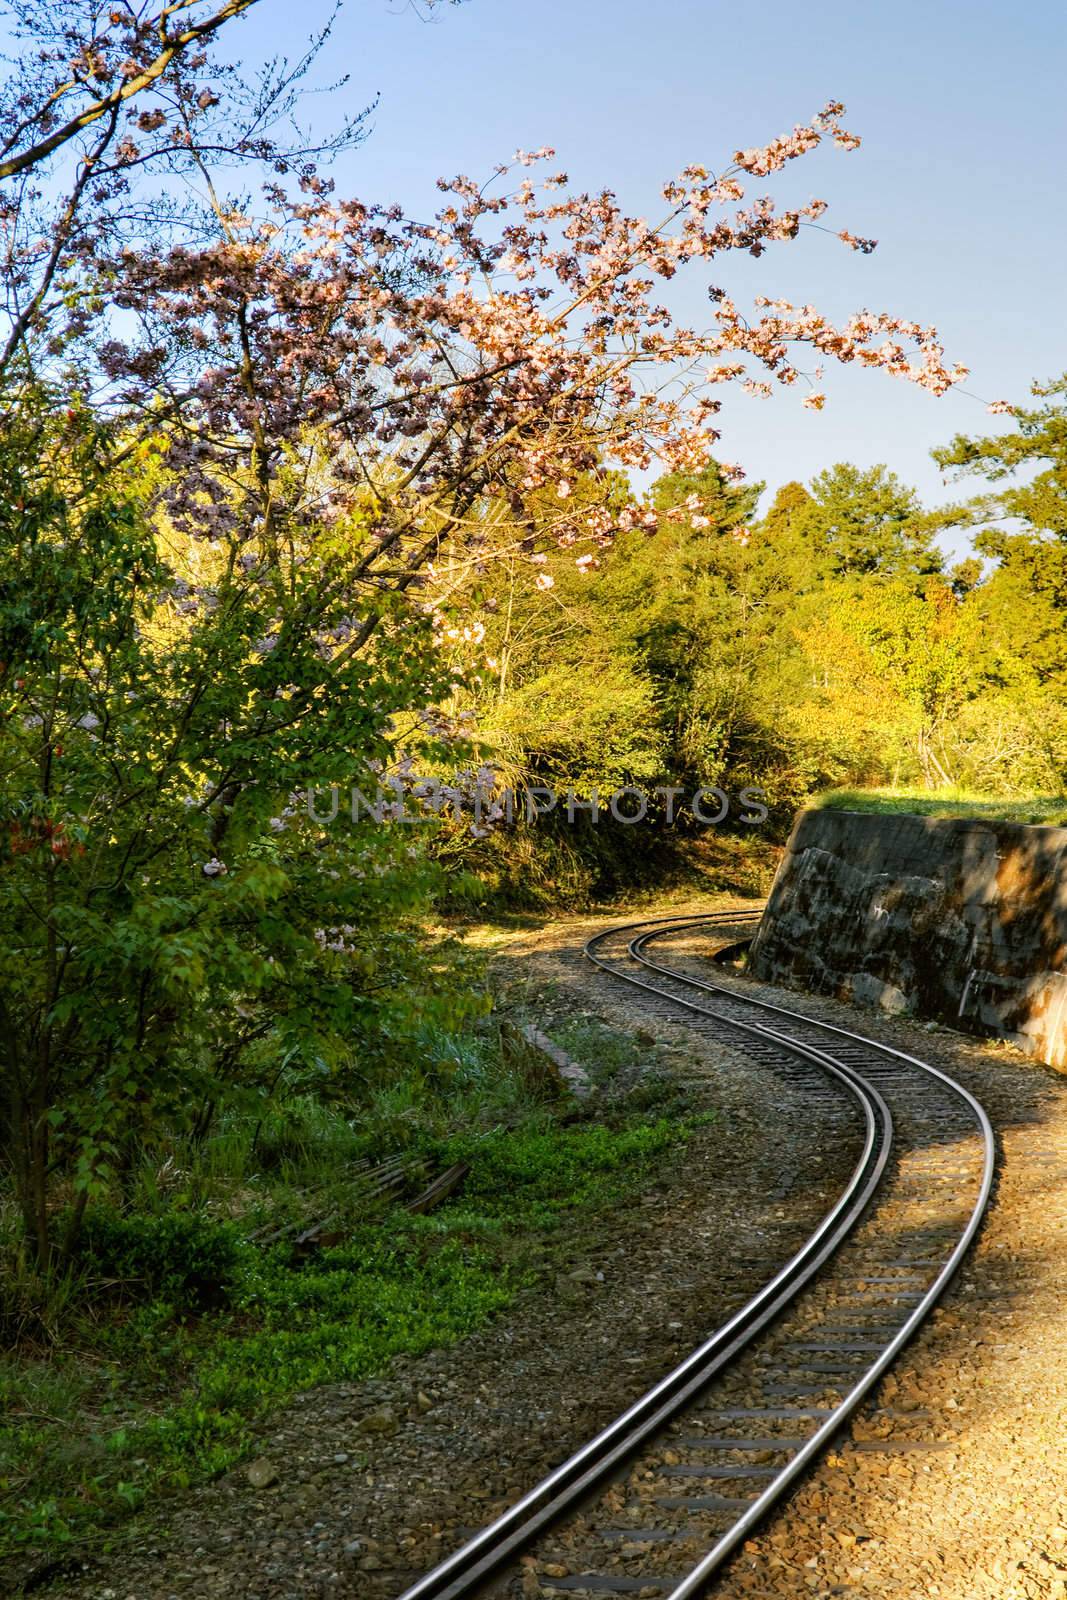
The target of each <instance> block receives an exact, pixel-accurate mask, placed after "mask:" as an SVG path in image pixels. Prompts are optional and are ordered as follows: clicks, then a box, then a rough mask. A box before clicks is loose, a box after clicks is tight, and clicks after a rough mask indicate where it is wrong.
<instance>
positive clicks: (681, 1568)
mask: <svg viewBox="0 0 1067 1600" xmlns="http://www.w3.org/2000/svg"><path fill="white" fill-rule="evenodd" d="M756 916H758V912H751V911H749V912H740V913H739V912H725V913H723V912H720V913H706V914H704V915H701V916H693V915H689V916H676V917H666V918H658V919H655V920H654V921H645V922H637V923H627V924H624V925H622V926H617V927H612V928H608V929H606V930H604V931H603V932H601V933H598V934H596V935H595V936H594V937H593V938H591V939H590V940H589V941H588V942H587V944H586V945H585V947H584V954H585V955H586V957H587V958H588V960H589V961H590V962H591V963H592V964H593V965H594V966H595V967H596V968H597V969H598V970H600V971H601V972H603V973H605V974H609V975H610V976H611V977H612V978H614V979H616V980H618V981H621V982H623V983H625V984H627V985H628V986H629V987H630V988H631V989H636V990H638V991H640V992H641V993H642V995H643V997H644V999H645V1000H646V1001H647V1004H648V1006H649V1008H650V1009H652V1010H653V1011H654V1012H656V1013H657V1014H658V1015H661V1016H669V1017H672V1018H674V1019H675V1020H679V1021H685V1022H686V1023H687V1024H688V1025H690V1026H693V1027H696V1028H698V1029H699V1030H700V1031H710V1032H714V1033H720V1034H722V1036H724V1037H728V1038H729V1039H730V1041H731V1043H733V1044H735V1045H736V1046H738V1047H740V1048H742V1049H744V1050H745V1051H746V1052H748V1053H750V1054H752V1055H755V1056H757V1057H758V1058H759V1059H760V1060H761V1061H762V1062H764V1063H765V1064H766V1065H767V1066H769V1067H770V1068H771V1069H772V1071H774V1072H778V1073H781V1074H783V1075H784V1076H787V1077H788V1078H789V1080H790V1082H791V1083H792V1084H794V1085H795V1084H796V1083H797V1080H798V1077H799V1079H800V1083H801V1086H802V1087H803V1088H804V1089H805V1091H806V1093H807V1094H809V1095H810V1098H811V1101H812V1105H813V1107H818V1106H819V1105H820V1104H825V1103H826V1100H827V1097H828V1096H829V1097H837V1099H838V1100H840V1098H841V1097H842V1096H844V1097H847V1098H848V1100H849V1101H850V1103H851V1105H852V1106H853V1108H854V1112H855V1113H856V1115H857V1117H858V1128H859V1131H860V1137H859V1139H858V1154H857V1159H856V1163H855V1166H854V1167H853V1170H852V1172H851V1175H850V1177H849V1179H848V1182H847V1184H846V1185H845V1187H844V1189H843V1190H842V1192H841V1194H840V1195H838V1196H837V1198H836V1200H835V1201H834V1203H833V1205H832V1206H831V1207H830V1209H829V1210H828V1211H827V1212H826V1214H825V1215H824V1217H823V1218H822V1220H821V1221H820V1223H819V1224H818V1226H817V1227H816V1228H815V1230H814V1231H813V1232H812V1234H811V1235H810V1237H809V1238H808V1239H807V1240H806V1241H805V1243H804V1244H803V1245H802V1247H801V1248H800V1250H799V1251H797V1252H796V1254H795V1255H794V1256H792V1257H791V1258H790V1259H789V1260H788V1261H787V1262H785V1263H784V1264H783V1265H782V1266H780V1267H779V1269H778V1270H777V1271H776V1272H775V1273H774V1275H773V1276H772V1277H771V1278H770V1279H769V1281H768V1282H766V1283H765V1284H764V1285H763V1287H762V1288H761V1289H760V1290H759V1291H758V1292H757V1293H756V1294H755V1295H754V1296H753V1297H752V1299H751V1300H750V1301H749V1302H748V1303H747V1304H746V1305H745V1306H743V1307H742V1308H741V1309H740V1310H739V1311H738V1312H736V1313H735V1314H734V1315H733V1316H732V1317H730V1319H729V1320H728V1321H727V1322H725V1323H724V1324H723V1325H722V1326H721V1327H720V1328H718V1329H716V1330H715V1331H714V1332H713V1333H712V1334H711V1335H710V1336H709V1337H708V1338H707V1339H706V1340H705V1341H704V1342H703V1343H702V1344H701V1345H700V1346H699V1347H698V1348H697V1349H696V1350H694V1351H693V1352H692V1353H691V1354H690V1355H689V1356H688V1357H687V1358H686V1359H685V1360H684V1361H683V1362H681V1363H680V1365H679V1366H678V1367H676V1368H675V1369H674V1370H673V1371H672V1372H669V1373H668V1374H667V1375H666V1376H665V1377H664V1378H662V1379H661V1380H660V1382H659V1383H657V1384H656V1385H655V1386H654V1387H653V1388H652V1389H650V1390H649V1391H648V1392H647V1393H646V1394H644V1395H643V1396H642V1397H641V1398H640V1399H639V1400H638V1401H637V1402H635V1403H634V1404H633V1405H631V1406H630V1407H628V1408H627V1410H626V1411H624V1412H623V1413H622V1414H621V1415H620V1416H619V1417H617V1418H616V1419H615V1420H614V1421H613V1422H612V1423H611V1424H609V1426H608V1427H606V1428H605V1429H603V1430H602V1432H601V1433H599V1434H598V1435H597V1436H596V1437H595V1438H593V1439H591V1440H590V1441H589V1442H588V1443H587V1444H586V1445H584V1446H583V1447H582V1448H581V1449H580V1450H578V1451H577V1452H576V1453H575V1454H574V1455H572V1456H571V1457H570V1458H569V1459H568V1460H566V1461H564V1462H563V1463H562V1464H561V1465H560V1466H559V1467H557V1468H556V1469H555V1470H554V1471H553V1472H552V1473H550V1474H549V1475H548V1476H547V1477H546V1478H545V1479H543V1480H542V1481H541V1482H540V1483H538V1484H536V1485H535V1486H534V1487H533V1488H532V1489H531V1490H530V1491H529V1492H528V1493H527V1494H526V1495H524V1496H523V1497H522V1498H521V1499H520V1500H519V1501H518V1502H516V1504H514V1505H513V1506H511V1507H510V1508H509V1509H508V1510H507V1511H506V1512H505V1513H504V1514H503V1515H502V1516H500V1517H498V1518H497V1519H496V1521H494V1522H493V1523H491V1524H490V1525H489V1526H487V1527H486V1528H484V1529H482V1530H481V1532H480V1533H478V1534H476V1535H475V1536H474V1537H473V1538H471V1539H469V1540H468V1541H467V1543H466V1544H464V1545H463V1546H461V1547H460V1548H459V1549H458V1550H456V1551H455V1552H453V1554H451V1555H450V1556H448V1557H446V1558H445V1560H443V1561H442V1562H441V1563H440V1564H439V1565H438V1566H436V1567H435V1568H433V1570H432V1571H430V1572H428V1573H427V1574H426V1575H425V1576H424V1577H422V1578H421V1579H419V1580H418V1581H417V1582H415V1583H414V1584H412V1585H411V1586H410V1587H409V1588H408V1589H406V1590H405V1592H404V1594H403V1595H402V1596H400V1600H468V1597H473V1596H485V1597H488V1596H494V1597H497V1596H499V1597H501V1600H503V1597H505V1596H507V1597H511V1596H523V1597H528V1596H530V1595H551V1594H554V1593H556V1592H559V1591H562V1592H564V1593H566V1594H571V1595H574V1596H592V1595H611V1594H638V1595H640V1596H642V1597H646V1596H647V1597H649V1600H652V1597H658V1596H661V1597H662V1600H696V1597H698V1596H700V1595H705V1594H707V1593H709V1590H710V1586H711V1584H712V1583H713V1581H714V1578H715V1575H716V1574H717V1572H718V1571H719V1569H720V1568H721V1566H722V1565H723V1563H724V1562H725V1561H726V1560H727V1559H728V1558H729V1557H730V1555H731V1554H732V1553H733V1552H734V1551H735V1550H736V1549H737V1547H738V1546H739V1545H740V1543H741V1542H742V1541H743V1540H744V1539H746V1538H747V1537H748V1535H749V1534H750V1532H751V1531H752V1530H753V1529H754V1528H755V1526H756V1524H757V1523H758V1522H760V1521H761V1520H762V1518H763V1517H765V1516H766V1515H767V1513H768V1512H769V1511H770V1510H771V1509H772V1508H773V1507H774V1506H775V1505H777V1504H778V1503H780V1502H781V1501H783V1500H784V1499H785V1497H786V1496H787V1495H788V1493H789V1491H790V1489H791V1488H792V1486H793V1485H794V1484H795V1483H796V1482H797V1480H798V1479H799V1478H800V1477H801V1475H802V1474H803V1473H804V1471H805V1470H806V1469H807V1468H808V1466H809V1465H810V1464H811V1463H812V1462H813V1461H814V1459H815V1458H816V1457H817V1456H818V1455H819V1453H820V1452H821V1451H822V1450H823V1449H824V1448H825V1447H826V1445H827V1444H828V1443H829V1442H830V1440H831V1439H832V1438H833V1437H834V1435H835V1434H837V1433H838V1432H839V1430H840V1429H841V1428H842V1427H843V1425H844V1424H845V1423H846V1422H847V1421H848V1420H849V1418H850V1417H852V1416H853V1415H854V1413H855V1412H856V1411H857V1410H858V1408H859V1407H860V1406H861V1405H862V1404H863V1403H864V1401H865V1400H866V1399H867V1398H868V1396H869V1395H870V1394H871V1392H872V1390H873V1389H874V1388H875V1386H876V1385H877V1384H878V1382H879V1380H880V1379H881V1378H882V1377H883V1375H884V1374H885V1373H886V1372H887V1370H888V1369H889V1368H890V1366H891V1365H892V1363H893V1361H894V1360H895V1358H896V1357H897V1355H898V1354H899V1353H900V1351H901V1350H902V1349H903V1348H904V1346H905V1345H906V1344H907V1342H908V1341H909V1340H910V1339H911V1338H912V1337H913V1335H914V1334H915V1332H916V1331H917V1329H918V1328H920V1327H921V1326H922V1324H923V1322H924V1321H925V1320H926V1318H927V1317H928V1316H929V1315H930V1313H931V1311H932V1310H933V1309H934V1307H935V1305H936V1304H937V1302H938V1300H939V1299H940V1297H941V1295H942V1294H943V1293H944V1291H945V1289H946V1287H947V1286H948V1284H949V1282H950V1281H951V1279H952V1277H953V1275H954V1273H955V1272H956V1270H957V1268H958V1267H959V1265H960V1263H961V1261H962V1260H963V1257H964V1255H965V1254H966V1252H967V1250H968V1248H969V1246H970V1244H971V1242H972V1240H973V1239H974V1236H975V1234H976V1232H977V1230H978V1228H979V1226H980V1224H981V1219H982V1216H983V1213H984V1211H985V1209H986V1206H987V1205H988V1202H989V1198H990V1194H991V1192H992V1184H993V1176H994V1166H995V1142H994V1136H993V1130H992V1127H991V1125H990V1122H989V1118H988V1116H987V1115H986V1113H985V1111H984V1109H983V1108H982V1106H981V1105H980V1104H979V1102H978V1101H977V1100H976V1099H975V1097H974V1096H973V1095H972V1094H971V1093H970V1092H969V1091H968V1090H967V1089H966V1088H965V1087H964V1086H963V1085H961V1084H959V1083H957V1082H956V1081H955V1080H954V1079H952V1078H951V1077H949V1076H948V1074H946V1073H944V1072H943V1071H941V1070H940V1069H939V1068H937V1067H935V1066H933V1065H931V1064H930V1063H928V1062H924V1061H921V1060H919V1059H918V1058H917V1057H915V1056H910V1055H907V1054H905V1053H903V1052H901V1051H898V1050H895V1049H893V1048H891V1047H890V1046H888V1045H885V1044H882V1043H879V1042H878V1041H877V1040H874V1039H870V1038H868V1037H866V1036H864V1035H862V1034H858V1033H854V1032H851V1031H849V1030H847V1029H844V1028H841V1027H838V1026H836V1025H834V1024H831V1023H829V1022H825V1021H822V1020H820V1019H818V1018H816V1017H812V1016H810V1015H807V1014H805V1013H802V1012H799V1011H796V1010H792V1009H790V1008H789V1007H787V1006H784V1005H778V1004H776V1003H773V1002H771V1001H768V1000H766V999H764V998H760V997H757V996H755V995H752V994H749V993H742V992H739V989H738V987H736V986H733V985H730V986H728V985H726V984H721V983H714V982H711V981H709V980H708V979H707V978H706V977H705V976H703V975H702V972H703V967H704V966H706V962H704V963H701V962H700V961H699V959H698V960H697V961H694V956H693V952H692V950H691V949H688V948H686V947H687V946H691V945H692V943H693V941H694V939H696V940H698V941H700V945H701V946H702V947H703V946H704V945H705V944H706V941H708V940H709V938H711V939H717V940H718V942H719V943H725V942H727V941H726V940H725V938H724V935H727V934H729V935H731V936H732V939H733V940H737V939H739V938H741V937H742V936H743V934H744V932H745V929H746V927H751V926H752V925H753V923H754V919H755V917H756ZM672 944H673V945H675V946H676V947H677V946H680V947H681V948H680V949H675V950H674V951H671V949H670V946H671V945H672ZM653 949H654V950H655V954H654V955H653V954H652V953H651V952H652V950H653ZM706 953H707V951H706V948H701V950H700V954H701V955H706ZM694 967H696V968H697V970H694ZM842 1319H843V1322H842ZM886 1415H887V1417H888V1416H889V1415H890V1414H889V1413H886ZM896 1420H897V1421H900V1420H901V1419H896ZM915 1420H916V1419H915V1418H914V1417H910V1418H904V1419H903V1425H904V1426H905V1427H908V1426H913V1425H914V1421H915ZM783 1430H786V1431H783ZM922 1443H923V1441H922V1440H914V1441H912V1440H908V1439H905V1440H903V1441H902V1443H901V1447H902V1448H906V1447H907V1446H908V1445H909V1444H911V1445H913V1446H914V1447H916V1448H918V1447H919V1446H921V1444H922ZM724 1489H725V1490H726V1491H727V1492H725V1493H724V1492H723V1491H724ZM520 1556H524V1560H523V1562H522V1564H521V1565H519V1558H520Z"/></svg>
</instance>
